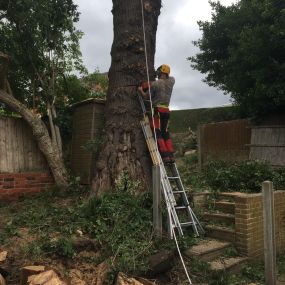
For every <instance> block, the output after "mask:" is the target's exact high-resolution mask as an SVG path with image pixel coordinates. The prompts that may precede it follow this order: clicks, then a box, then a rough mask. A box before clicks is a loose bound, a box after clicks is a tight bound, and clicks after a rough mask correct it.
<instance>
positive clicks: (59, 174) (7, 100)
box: [0, 53, 68, 187]
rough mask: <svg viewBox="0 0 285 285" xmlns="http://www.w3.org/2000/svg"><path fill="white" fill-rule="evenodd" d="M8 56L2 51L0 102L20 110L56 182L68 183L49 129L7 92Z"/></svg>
mask: <svg viewBox="0 0 285 285" xmlns="http://www.w3.org/2000/svg"><path fill="white" fill-rule="evenodd" d="M7 66H8V57H7V56H5V55H3V54H1V53H0V102H3V103H4V104H6V105H7V106H9V107H10V108H11V109H12V110H14V111H16V112H18V113H19V114H20V115H21V116H22V117H23V119H24V120H25V121H26V122H27V123H28V124H29V126H30V127H31V128H32V130H33V135H34V137H35V139H36V141H37V142H38V146H39V148H40V150H41V151H42V153H43V155H44V156H45V158H46V160H47V163H48V165H49V167H50V169H51V172H52V174H53V177H54V180H55V183H56V184H57V185H59V186H63V187H66V186H67V185H68V175H67V171H66V168H65V166H64V163H63V160H62V159H61V157H60V154H59V152H58V149H57V147H54V146H53V144H52V142H51V139H50V136H49V133H48V130H47V128H46V126H45V124H44V123H43V122H42V120H41V119H40V118H38V117H37V116H36V115H35V114H34V113H33V112H32V111H30V110H29V109H28V108H27V107H26V106H25V105H23V104H22V103H21V102H19V101H18V100H17V99H15V98H14V97H13V96H12V95H11V94H8V93H7V92H6V90H7V89H9V88H8V87H9V84H8V82H7V79H6V72H7Z"/></svg>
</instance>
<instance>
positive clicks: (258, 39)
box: [190, 0, 285, 117]
mask: <svg viewBox="0 0 285 285" xmlns="http://www.w3.org/2000/svg"><path fill="white" fill-rule="evenodd" d="M211 5H212V8H213V14H212V20H211V21H205V22H202V21H201V22H199V23H198V24H199V27H200V29H201V30H202V32H203V36H202V38H201V39H200V40H198V41H197V42H195V45H196V46H197V47H199V49H200V53H198V54H197V55H196V56H194V57H192V58H190V60H191V61H192V66H193V67H194V68H195V69H197V70H199V71H200V72H202V73H205V74H206V79H205V81H206V82H207V83H208V84H209V85H211V86H215V87H218V88H220V89H222V90H223V91H225V92H226V93H230V94H231V96H232V98H233V99H234V101H235V102H236V103H237V104H238V105H239V106H240V107H241V110H242V111H243V112H244V113H245V114H247V115H249V116H252V117H256V116H260V115H263V114H265V113H270V112H274V111H279V110H280V111H282V110H284V107H285V83H284V82H285V33H284V31H285V1H283V0H240V1H238V2H237V3H236V4H233V5H231V6H228V7H225V6H223V5H222V4H220V3H219V2H217V3H214V2H211Z"/></svg>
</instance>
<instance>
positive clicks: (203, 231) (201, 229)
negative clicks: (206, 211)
mask: <svg viewBox="0 0 285 285" xmlns="http://www.w3.org/2000/svg"><path fill="white" fill-rule="evenodd" d="M191 211H192V215H193V216H194V219H195V221H196V223H197V225H198V226H199V229H200V232H201V233H202V234H205V230H204V228H203V226H202V225H201V223H200V222H199V220H198V218H197V217H196V215H195V213H194V212H193V210H192V209H191Z"/></svg>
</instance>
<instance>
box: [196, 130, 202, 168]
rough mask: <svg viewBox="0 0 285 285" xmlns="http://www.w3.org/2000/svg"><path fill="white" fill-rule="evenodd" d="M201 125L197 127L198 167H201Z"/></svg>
mask: <svg viewBox="0 0 285 285" xmlns="http://www.w3.org/2000/svg"><path fill="white" fill-rule="evenodd" d="M201 128H202V127H201V125H199V126H198V128H197V151H198V152H197V153H198V168H199V170H200V171H201V169H202V145H201Z"/></svg>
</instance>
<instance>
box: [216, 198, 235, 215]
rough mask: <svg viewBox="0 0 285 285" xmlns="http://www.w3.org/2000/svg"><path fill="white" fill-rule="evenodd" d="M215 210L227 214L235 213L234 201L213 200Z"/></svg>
mask: <svg viewBox="0 0 285 285" xmlns="http://www.w3.org/2000/svg"><path fill="white" fill-rule="evenodd" d="M215 210H218V211H220V212H223V213H227V214H234V213H235V203H233V202H228V201H218V202H215Z"/></svg>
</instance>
